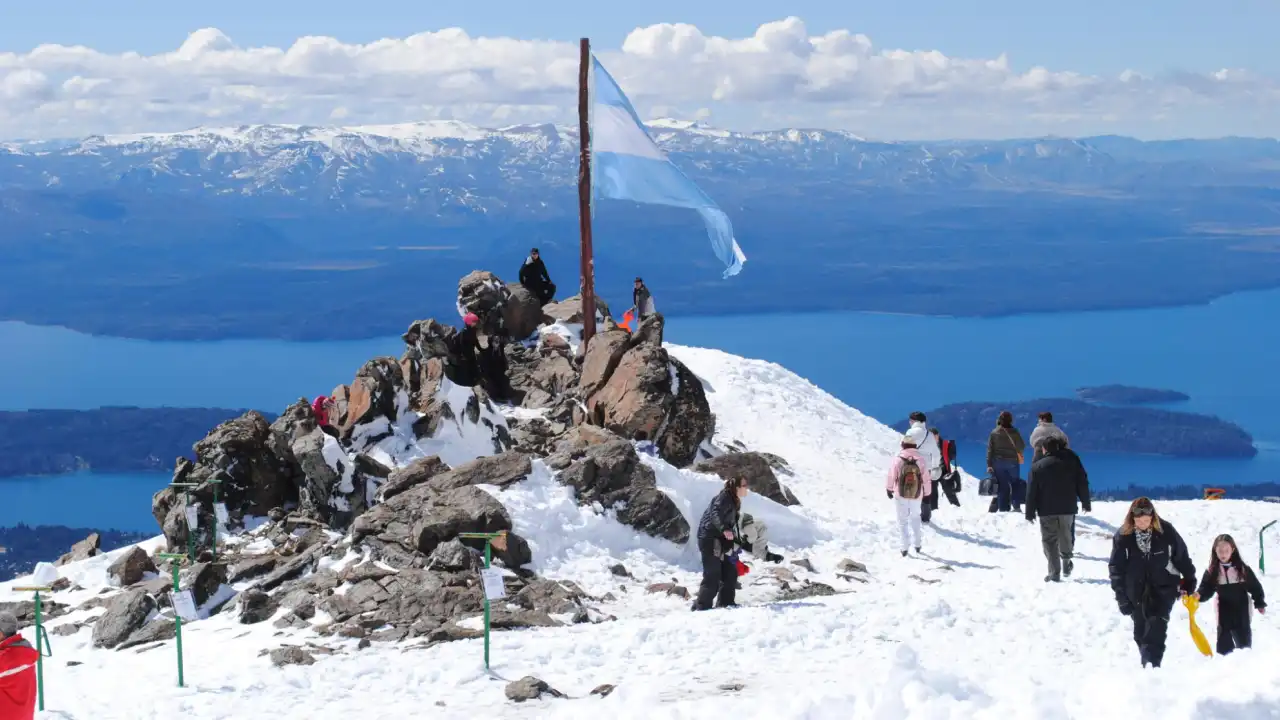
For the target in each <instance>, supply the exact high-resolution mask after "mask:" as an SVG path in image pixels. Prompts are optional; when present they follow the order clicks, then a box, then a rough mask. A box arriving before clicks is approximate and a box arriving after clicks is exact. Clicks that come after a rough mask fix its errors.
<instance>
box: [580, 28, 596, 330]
mask: <svg viewBox="0 0 1280 720" xmlns="http://www.w3.org/2000/svg"><path fill="white" fill-rule="evenodd" d="M590 72H591V41H590V40H589V39H587V38H582V53H581V58H580V60H579V66H578V144H579V145H580V148H581V151H580V153H579V160H578V227H579V230H580V234H581V237H582V243H581V246H582V352H583V353H584V354H585V353H586V349H587V344H588V343H589V342H591V338H592V337H594V336H595V334H596V279H595V275H596V268H595V258H594V257H593V255H592V249H591V127H590V120H589V119H590V113H591V98H590V97H589V95H590V93H589V92H588V88H587V85H588V83H589V81H590Z"/></svg>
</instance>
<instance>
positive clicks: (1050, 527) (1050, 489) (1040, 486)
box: [1026, 437, 1092, 582]
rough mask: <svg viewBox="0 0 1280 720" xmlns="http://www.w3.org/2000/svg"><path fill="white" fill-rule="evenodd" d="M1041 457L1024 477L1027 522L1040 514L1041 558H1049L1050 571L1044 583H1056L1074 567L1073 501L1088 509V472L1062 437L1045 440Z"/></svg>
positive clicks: (1075, 507)
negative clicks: (1042, 552) (1042, 549)
mask: <svg viewBox="0 0 1280 720" xmlns="http://www.w3.org/2000/svg"><path fill="white" fill-rule="evenodd" d="M1043 447H1044V452H1045V455H1044V457H1042V458H1040V459H1039V460H1037V461H1036V462H1035V463H1034V464H1033V465H1032V466H1031V473H1030V474H1029V475H1028V476H1027V505H1026V508H1027V510H1026V513H1027V521H1028V522H1034V521H1035V519H1036V515H1037V514H1039V515H1040V542H1041V544H1043V545H1044V557H1045V559H1046V560H1048V561H1049V574H1048V575H1046V576H1045V578H1044V581H1045V582H1058V581H1059V580H1061V579H1062V578H1063V576H1066V577H1071V571H1072V570H1073V569H1074V563H1073V561H1072V555H1073V552H1074V551H1075V537H1074V535H1075V523H1076V513H1077V512H1079V507H1077V505H1076V500H1079V501H1080V504H1081V505H1083V506H1084V511H1085V512H1089V511H1090V510H1091V509H1092V507H1091V506H1090V503H1089V474H1088V473H1086V472H1085V470H1084V463H1082V462H1080V456H1078V455H1076V454H1075V453H1074V452H1072V451H1071V450H1070V449H1069V448H1068V447H1067V446H1066V444H1065V443H1063V442H1062V440H1061V439H1059V438H1057V437H1050V438H1049V439H1047V440H1045V441H1044V446H1043Z"/></svg>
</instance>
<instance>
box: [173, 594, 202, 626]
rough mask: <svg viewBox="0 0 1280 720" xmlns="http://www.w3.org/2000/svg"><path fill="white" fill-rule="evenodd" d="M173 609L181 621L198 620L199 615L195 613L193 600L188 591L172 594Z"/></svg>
mask: <svg viewBox="0 0 1280 720" xmlns="http://www.w3.org/2000/svg"><path fill="white" fill-rule="evenodd" d="M173 609H174V610H175V611H176V612H177V613H178V617H181V618H182V619H183V620H187V621H192V620H199V619H200V613H199V612H197V611H196V601H195V598H193V597H191V591H190V590H179V591H178V592H176V593H174V594H173Z"/></svg>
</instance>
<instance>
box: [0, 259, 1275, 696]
mask: <svg viewBox="0 0 1280 720" xmlns="http://www.w3.org/2000/svg"><path fill="white" fill-rule="evenodd" d="M458 306H459V310H460V311H462V312H476V313H477V314H479V315H481V316H483V317H484V318H485V322H484V323H482V324H483V325H485V329H486V330H492V329H494V327H495V326H497V325H498V323H499V321H498V318H499V317H501V325H502V326H503V327H505V329H506V330H507V331H508V332H509V333H510V335H511V336H513V337H518V338H521V340H519V341H517V342H513V343H511V344H510V345H508V346H507V347H506V352H505V356H504V357H505V368H502V362H501V360H500V359H498V358H497V357H496V351H492V350H489V347H488V345H487V337H485V336H484V335H482V343H481V344H482V347H481V350H480V351H481V357H482V358H483V361H482V366H483V369H485V370H489V371H490V372H491V373H492V374H490V375H489V376H487V377H486V378H485V379H484V382H482V383H480V384H479V385H475V384H474V383H475V381H476V379H477V378H476V377H475V375H474V374H473V373H472V371H473V370H474V368H473V367H471V366H469V365H468V362H467V358H466V356H465V354H460V347H462V344H460V342H459V333H458V331H457V330H455V329H454V328H452V327H448V326H445V325H442V324H440V323H438V322H436V321H434V320H423V321H419V322H415V323H413V324H412V325H411V326H410V328H409V329H408V331H407V332H406V333H405V335H404V340H405V352H404V354H403V356H402V357H400V358H376V359H373V360H371V361H369V362H368V363H366V364H365V365H364V367H362V368H361V369H360V370H359V372H358V373H357V374H356V377H355V379H354V380H353V381H352V382H351V383H349V384H346V385H340V386H338V387H337V388H336V389H335V390H334V391H333V392H332V393H331V396H332V397H333V398H334V401H335V403H334V405H333V407H332V408H331V409H330V410H329V411H328V412H329V416H328V418H327V419H328V422H329V425H330V427H327V428H321V427H320V426H318V425H317V417H316V414H315V413H314V412H313V410H312V409H311V407H310V405H309V403H308V402H306V401H300V402H299V403H297V404H295V405H293V406H291V407H290V408H288V409H287V410H286V411H285V412H284V413H283V414H282V415H281V416H280V418H279V419H278V420H277V421H276V422H275V423H272V424H268V423H267V422H266V421H265V419H264V418H262V417H261V416H260V415H258V414H257V413H249V414H246V415H245V416H243V417H240V418H237V419H235V420H232V421H230V422H227V423H224V424H223V425H221V426H219V427H217V428H215V429H214V430H213V431H212V432H210V434H209V435H208V436H207V437H206V438H205V439H204V440H202V441H201V442H200V443H198V444H197V445H196V446H195V458H194V460H184V461H182V462H181V463H180V464H179V466H178V468H177V470H176V472H175V475H174V480H175V482H178V483H182V484H183V485H184V486H189V487H187V488H186V489H188V490H190V492H191V498H192V499H191V503H190V506H188V504H187V501H186V500H185V499H184V493H183V492H182V491H181V489H166V490H164V491H162V492H160V493H158V494H157V495H156V498H155V502H154V507H153V510H154V512H155V515H156V518H157V522H158V523H159V525H160V528H161V532H162V534H161V535H160V536H158V537H156V538H155V539H154V540H152V541H148V542H146V543H143V544H141V545H139V546H134V547H130V548H125V549H122V550H119V551H116V552H113V553H110V554H107V555H95V551H94V549H93V548H92V547H81V548H78V549H77V552H75V553H72V554H70V555H69V556H68V557H66V558H65V559H64V560H65V562H64V564H62V565H61V566H60V567H58V568H57V575H58V578H57V581H56V583H54V588H55V592H54V593H52V596H51V598H50V599H49V600H48V601H47V602H46V605H45V617H46V619H47V625H48V627H49V631H50V634H51V635H52V640H53V643H52V647H53V655H52V656H50V657H47V658H45V668H44V678H45V683H46V705H47V707H48V711H47V712H45V713H43V714H42V715H41V717H43V718H71V719H74V720H89V719H92V720H111V719H113V718H120V719H126V718H127V719H128V720H149V719H151V718H172V717H174V716H185V717H189V718H193V719H196V720H206V719H209V720H212V719H213V718H237V719H244V718H275V717H280V716H282V715H283V716H286V717H298V718H309V719H310V718H347V717H352V716H359V717H362V718H379V719H381V718H387V719H391V718H417V717H423V718H426V717H430V718H455V717H456V718H464V717H477V716H488V717H502V718H561V717H563V718H584V719H585V718H596V717H599V716H601V715H608V716H611V717H619V718H646V719H648V718H694V717H707V716H711V715H717V716H718V715H725V714H727V715H729V716H732V717H735V718H761V719H763V718H808V719H826V718H831V719H836V718H840V719H845V718H876V719H889V718H940V717H946V718H1111V717H1117V718H1119V717H1135V716H1138V715H1141V716H1144V717H1145V716H1151V717H1159V718H1196V719H1197V720H1202V719H1204V718H1246V719H1252V718H1273V717H1277V716H1278V714H1280V676H1277V674H1276V673H1275V671H1274V668H1275V667H1276V666H1277V660H1280V632H1277V631H1276V628H1275V627H1274V625H1273V624H1272V623H1271V621H1270V618H1269V617H1261V616H1260V617H1257V618H1255V622H1254V644H1255V649H1254V650H1251V651H1241V652H1237V653H1235V654H1233V655H1231V656H1228V657H1226V658H1205V657H1202V656H1200V655H1199V654H1198V652H1197V651H1196V649H1195V647H1194V645H1193V644H1192V642H1191V639H1190V637H1189V636H1188V634H1187V630H1186V626H1187V617H1186V614H1185V611H1183V610H1182V609H1181V608H1180V607H1179V609H1178V610H1177V611H1176V612H1177V613H1178V614H1177V615H1176V616H1175V617H1174V618H1173V621H1172V622H1171V626H1172V627H1171V630H1170V647H1169V651H1168V653H1167V655H1166V657H1165V666H1164V667H1163V668H1162V669H1159V670H1155V671H1144V670H1142V669H1141V667H1140V666H1139V660H1138V655H1137V650H1136V649H1135V648H1134V646H1133V641H1132V638H1131V625H1130V623H1129V620H1128V619H1127V618H1125V617H1122V616H1121V615H1120V614H1119V612H1118V611H1117V609H1116V604H1115V600H1114V598H1113V595H1112V591H1111V589H1110V587H1109V586H1108V580H1107V564H1106V560H1107V556H1108V554H1109V552H1110V546H1111V542H1110V539H1111V535H1112V533H1113V532H1114V531H1115V529H1116V527H1117V526H1118V524H1119V523H1120V521H1121V519H1122V517H1123V515H1124V512H1125V509H1126V508H1125V506H1124V505H1120V504H1112V503H1095V504H1094V513H1093V514H1092V515H1082V516H1080V518H1079V520H1078V536H1079V539H1078V544H1077V559H1076V573H1075V575H1074V576H1073V577H1072V578H1070V579H1069V580H1068V581H1066V582H1063V583H1045V582H1044V581H1043V579H1042V578H1043V575H1044V559H1043V556H1042V554H1041V549H1040V543H1039V532H1038V530H1037V529H1036V528H1035V527H1034V526H1032V525H1029V524H1028V523H1027V522H1026V521H1025V520H1024V519H1023V518H1022V517H1020V516H1018V515H992V514H988V513H987V512H986V509H987V508H986V502H985V498H979V497H978V496H977V494H976V482H975V481H973V479H972V477H970V476H967V475H966V476H965V478H964V480H965V483H966V484H965V487H964V490H963V491H962V493H961V495H960V500H961V506H959V507H952V506H949V505H947V504H946V503H944V504H943V505H942V507H941V509H940V510H939V511H938V512H937V513H935V515H934V520H933V523H932V524H931V525H928V526H926V530H925V540H924V547H923V552H922V553H919V554H916V553H912V554H911V555H910V556H909V557H905V558H904V557H902V556H901V555H900V554H899V552H898V539H897V535H896V519H895V518H894V512H893V506H892V504H891V503H890V502H889V501H887V500H886V498H885V491H884V487H885V473H886V471H887V468H888V465H889V463H890V461H891V459H892V458H893V456H894V455H895V453H896V452H897V447H898V441H899V436H898V434H897V433H895V432H894V431H892V430H890V429H889V428H887V427H885V426H883V425H881V424H880V423H878V422H876V421H875V420H873V419H871V418H868V417H866V416H864V415H862V414H861V413H859V412H858V411H856V410H854V409H852V408H850V407H848V406H847V405H845V404H843V403H841V402H840V401H838V400H837V399H835V398H834V397H832V396H831V395H829V394H827V393H825V392H823V391H822V390H821V389H819V388H816V387H814V386H813V385H811V384H810V383H808V382H806V381H805V380H803V379H802V378H799V377H797V376H796V375H794V374H792V373H790V372H788V371H787V370H785V369H783V368H781V367H778V366H777V365H773V364H770V363H766V362H763V361H758V360H748V359H745V358H740V357H735V356H732V355H727V354H725V353H722V352H719V351H715V350H705V349H695V348H687V347H676V346H671V345H666V344H664V343H663V342H662V318H661V316H654V317H651V318H648V319H646V320H645V321H644V322H643V323H641V324H640V325H639V327H636V328H634V331H633V332H628V331H626V330H624V329H620V328H618V327H617V326H616V325H615V324H614V323H613V321H612V318H611V317H610V314H609V311H608V309H607V308H604V307H602V308H601V314H600V317H599V321H600V325H601V331H600V334H598V335H597V337H596V338H595V339H594V340H593V341H592V342H591V344H590V347H589V349H588V350H587V352H586V353H585V355H581V356H580V354H579V349H580V332H581V320H582V316H581V311H580V306H579V304H578V303H577V301H576V299H570V300H566V301H564V302H561V303H556V304H552V305H548V306H546V307H544V308H541V309H539V307H538V303H537V301H536V300H534V299H533V297H532V296H531V295H530V294H529V293H528V292H527V291H526V290H524V289H523V288H522V287H520V286H519V285H507V284H505V283H503V282H502V281H501V280H499V279H498V278H496V277H495V276H492V275H491V274H488V273H473V274H472V275H469V276H468V277H467V278H464V279H463V281H462V282H461V283H460V288H459V297H458ZM765 331H766V332H767V329H766V330H765ZM494 363H496V364H494ZM494 368H499V370H498V371H496V372H495V371H494ZM494 395H503V396H505V397H506V399H507V400H508V402H503V403H499V402H495V401H494V400H493V396H494ZM907 410H908V409H906V408H904V413H905V412H906V411H907ZM641 432H642V433H644V435H645V437H646V438H648V441H649V442H651V443H652V448H653V451H652V453H650V452H648V451H647V449H648V448H649V444H647V443H646V444H639V443H635V442H633V441H632V438H633V437H636V436H637V433H641ZM637 447H639V448H640V449H639V450H637ZM960 460H961V463H962V464H963V463H965V462H968V463H969V464H970V465H973V464H975V463H976V464H981V460H979V459H968V458H961V459H960ZM722 476H724V477H733V476H745V477H746V478H747V480H748V483H749V485H750V487H751V489H752V491H753V492H752V493H751V494H750V495H748V497H747V498H746V499H745V501H744V503H743V511H744V512H746V513H750V514H751V515H752V516H753V518H754V519H755V520H756V521H757V522H762V523H764V524H765V525H767V528H768V536H769V546H770V547H769V550H771V551H772V552H774V553H779V554H781V555H782V556H783V559H782V560H781V561H779V562H773V563H770V562H765V561H764V559H763V558H753V557H752V556H751V555H746V556H744V559H745V560H746V563H747V565H748V566H749V567H750V572H749V573H747V574H746V575H743V576H742V577H741V578H740V581H741V585H742V589H741V590H740V591H739V593H738V598H737V599H738V603H739V604H740V606H739V607H737V608H733V609H724V610H713V611H708V612H700V613H691V612H689V609H690V599H689V597H688V596H689V594H690V593H694V592H696V590H697V585H698V580H699V577H700V559H699V554H698V551H697V549H696V547H695V544H696V543H695V541H693V540H692V539H691V535H692V534H693V530H694V529H695V528H696V526H697V524H698V520H699V518H700V516H701V514H702V512H703V510H704V509H705V508H706V507H707V505H708V504H709V502H710V501H711V499H712V498H713V497H714V496H715V494H716V493H717V492H719V490H720V488H721V487H722V485H723V483H722V479H721V478H722ZM215 487H216V488H217V493H218V496H217V497H218V501H219V503H220V504H222V505H224V506H225V508H226V514H225V517H224V518H222V520H223V521H222V522H220V521H219V520H220V519H219V515H220V514H221V513H220V512H219V511H217V510H216V509H215V507H216V506H215V504H214V492H215ZM188 507H190V508H192V509H193V511H194V513H195V518H194V520H195V522H194V523H192V522H191V520H189V519H188ZM1275 507H1276V506H1274V505H1268V504H1265V503H1254V502H1238V501H1229V500H1228V501H1218V502H1194V503H1193V502H1168V503H1158V509H1159V511H1160V513H1161V515H1162V516H1164V517H1166V518H1167V519H1168V520H1170V521H1171V522H1173V523H1176V524H1177V527H1178V528H1179V530H1180V531H1181V533H1182V534H1183V536H1184V537H1185V538H1186V539H1187V541H1188V543H1189V545H1190V547H1191V550H1192V554H1193V557H1194V558H1195V559H1196V560H1197V565H1198V569H1202V568H1201V567H1200V566H1199V563H1202V562H1204V561H1205V560H1207V557H1208V551H1209V543H1210V541H1211V540H1212V538H1213V537H1214V536H1215V535H1217V534H1218V533H1221V532H1230V533H1233V534H1234V535H1235V536H1236V537H1237V538H1238V539H1241V542H1242V549H1243V547H1245V545H1244V540H1243V539H1244V538H1249V537H1251V536H1255V537H1256V532H1257V529H1258V526H1260V525H1261V524H1262V523H1263V522H1264V521H1267V520H1270V519H1274V516H1275V514H1276V510H1275ZM215 526H217V527H218V535H217V556H216V557H215V556H214V554H213V550H214V537H213V528H214V527H215ZM502 531H505V533H506V534H505V536H504V541H503V542H501V543H500V546H499V547H497V548H495V551H494V563H495V567H498V568H500V569H501V572H502V575H503V583H504V587H505V594H506V597H505V599H503V600H498V601H495V603H494V607H493V614H492V621H493V625H494V627H495V629H496V630H495V634H494V635H493V638H492V648H491V658H492V669H491V671H490V672H485V670H484V666H483V652H484V650H483V642H482V640H481V639H480V638H479V635H480V628H481V627H482V614H483V601H482V598H483V595H482V590H481V583H480V574H479V569H480V567H481V565H482V564H483V560H482V556H481V554H480V553H479V551H478V550H479V548H480V547H482V545H479V544H477V543H476V541H474V540H472V539H469V538H465V537H461V535H462V534H463V533H468V532H478V533H492V532H502ZM189 542H190V543H192V544H194V546H195V547H196V552H197V555H198V557H197V562H196V563H194V564H192V565H189V566H185V565H184V567H183V569H182V571H181V572H182V583H183V587H184V588H186V589H189V590H191V592H192V594H193V596H194V600H195V602H196V605H197V613H198V616H199V619H197V620H195V621H193V622H189V623H184V626H183V651H184V654H185V660H186V664H185V669H186V681H187V687H186V688H182V689H179V688H177V687H176V678H175V672H174V657H173V655H174V653H175V651H176V648H175V642H174V640H173V634H174V632H173V631H174V623H173V621H172V615H173V611H172V609H171V599H170V592H169V581H168V577H169V568H168V566H167V564H166V561H164V560H163V559H161V558H158V557H156V551H159V550H168V551H171V552H178V553H185V552H186V551H187V547H188V543H189ZM1248 555H1249V560H1250V561H1251V562H1252V561H1253V560H1254V557H1253V555H1252V553H1249V554H1248ZM774 559H775V560H777V558H774ZM32 581H33V580H32V579H31V578H19V579H18V580H16V581H14V582H11V583H5V584H3V585H0V607H3V608H5V609H9V610H11V611H16V612H17V614H18V615H19V617H20V620H21V621H22V623H23V624H25V625H28V626H29V625H30V623H31V620H32V617H31V616H32V614H33V613H32V610H33V608H32V607H31V603H30V599H29V594H26V593H20V592H18V591H16V590H14V588H15V587H20V586H23V585H27V584H30V583H31V582H32ZM1263 582H1264V584H1265V586H1266V589H1267V590H1268V591H1269V592H1280V585H1278V584H1277V583H1275V582H1274V580H1272V579H1270V578H1264V580H1263ZM1199 620H1200V623H1201V625H1202V626H1204V627H1205V628H1206V630H1208V631H1209V632H1210V633H1211V629H1212V625H1213V610H1212V609H1211V608H1206V609H1204V610H1203V611H1202V612H1201V614H1200V616H1199ZM24 633H25V634H28V635H30V633H31V629H30V627H27V628H26V629H25V630H24ZM124 689H127V690H126V691H125V692H122V690H124Z"/></svg>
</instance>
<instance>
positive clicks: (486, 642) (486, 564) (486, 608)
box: [484, 538, 493, 670]
mask: <svg viewBox="0 0 1280 720" xmlns="http://www.w3.org/2000/svg"><path fill="white" fill-rule="evenodd" d="M492 542H493V541H492V540H490V539H489V538H485V539H484V569H485V570H488V569H489V557H490V550H489V547H490V545H491V544H492ZM484 669H485V670H488V669H489V593H485V594H484Z"/></svg>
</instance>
